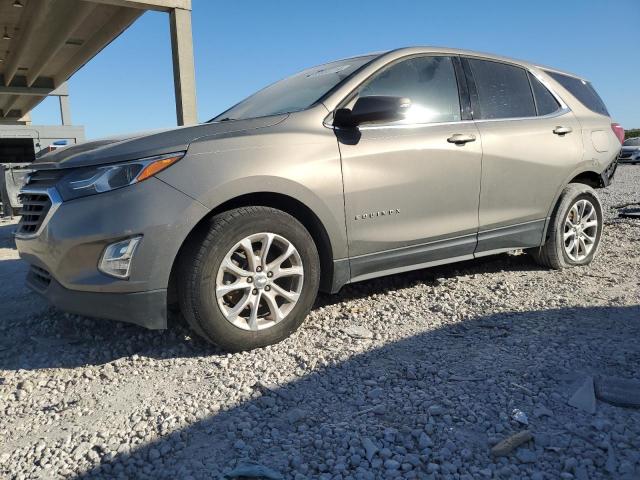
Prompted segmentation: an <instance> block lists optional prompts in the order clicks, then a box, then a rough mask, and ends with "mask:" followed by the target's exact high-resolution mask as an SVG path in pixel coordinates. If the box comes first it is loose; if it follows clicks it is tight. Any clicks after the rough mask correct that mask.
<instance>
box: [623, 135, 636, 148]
mask: <svg viewBox="0 0 640 480" xmlns="http://www.w3.org/2000/svg"><path fill="white" fill-rule="evenodd" d="M622 145H624V146H625V147H640V137H638V138H628V139H626V140H625V141H624V143H623V144H622Z"/></svg>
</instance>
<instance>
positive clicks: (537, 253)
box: [530, 183, 603, 270]
mask: <svg viewBox="0 0 640 480" xmlns="http://www.w3.org/2000/svg"><path fill="white" fill-rule="evenodd" d="M581 199H586V200H589V202H591V204H592V205H593V206H594V207H595V211H596V216H597V219H598V226H597V231H596V235H595V242H594V246H593V248H592V249H591V251H590V252H589V254H588V255H586V256H585V258H583V259H581V260H579V261H577V260H573V259H572V258H570V257H569V255H568V254H567V252H566V251H565V248H564V238H563V236H564V223H565V219H566V217H567V214H568V212H569V210H570V209H571V207H572V206H573V205H574V204H575V203H576V202H578V201H579V200H581ZM602 220H603V219H602V205H601V204H600V199H599V198H598V195H597V193H596V192H595V190H594V189H593V188H591V187H590V186H588V185H585V184H582V183H570V184H569V185H567V187H566V188H565V189H564V190H563V191H562V194H561V195H560V199H559V200H558V204H557V205H556V208H555V209H554V211H553V213H552V214H551V219H550V221H549V227H548V229H547V236H546V241H545V243H544V245H542V246H541V247H539V248H534V249H531V250H530V253H531V254H532V255H533V258H534V259H535V261H536V262H537V263H538V264H540V265H542V266H543V267H547V268H552V269H555V270H561V269H563V268H569V267H577V266H582V265H588V264H589V263H591V261H592V260H593V257H594V256H595V255H596V253H597V251H598V247H599V246H600V237H601V235H602Z"/></svg>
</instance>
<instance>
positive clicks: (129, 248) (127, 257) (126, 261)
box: [98, 236, 142, 279]
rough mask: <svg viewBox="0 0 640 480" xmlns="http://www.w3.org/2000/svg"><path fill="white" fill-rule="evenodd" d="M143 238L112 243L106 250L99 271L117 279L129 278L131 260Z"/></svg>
mask: <svg viewBox="0 0 640 480" xmlns="http://www.w3.org/2000/svg"><path fill="white" fill-rule="evenodd" d="M140 240H142V236H139V237H133V238H129V239H127V240H122V241H120V242H116V243H112V244H111V245H108V246H107V248H105V249H104V253H103V254H102V258H101V259H100V265H99V266H98V269H99V270H100V271H101V272H102V273H106V274H107V275H111V276H112V277H116V278H125V279H126V278H129V270H130V269H131V260H132V259H133V254H134V252H135V251H136V247H137V246H138V243H140Z"/></svg>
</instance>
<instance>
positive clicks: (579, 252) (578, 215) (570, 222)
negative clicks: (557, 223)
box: [563, 198, 598, 262]
mask: <svg viewBox="0 0 640 480" xmlns="http://www.w3.org/2000/svg"><path fill="white" fill-rule="evenodd" d="M597 235H598V214H597V212H596V208H595V207H594V205H593V204H592V203H591V202H590V201H589V200H586V199H584V198H583V199H580V200H578V201H577V202H576V203H574V204H573V205H572V206H571V208H570V209H569V211H568V212H567V216H566V218H565V221H564V233H563V240H564V250H565V252H566V254H567V256H568V257H569V258H570V259H571V260H573V261H574V262H581V261H582V260H584V259H585V258H587V257H588V256H589V254H590V253H591V251H592V250H593V248H594V247H595V245H596V239H597Z"/></svg>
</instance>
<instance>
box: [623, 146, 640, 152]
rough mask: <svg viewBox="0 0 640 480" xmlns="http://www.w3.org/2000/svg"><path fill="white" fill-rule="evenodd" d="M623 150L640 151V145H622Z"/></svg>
mask: <svg viewBox="0 0 640 480" xmlns="http://www.w3.org/2000/svg"><path fill="white" fill-rule="evenodd" d="M622 151H623V152H639V151H640V147H634V146H629V147H622Z"/></svg>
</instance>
